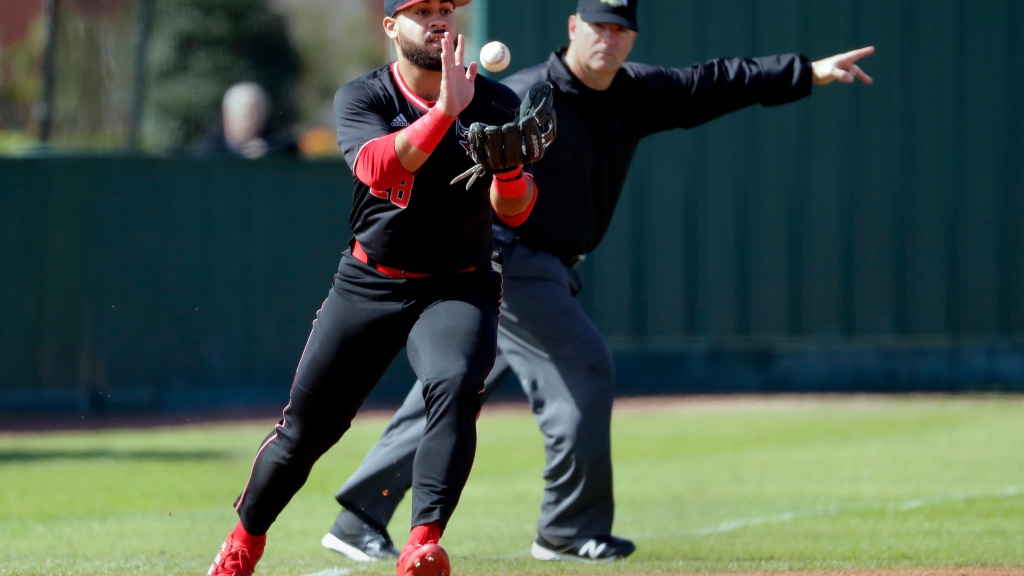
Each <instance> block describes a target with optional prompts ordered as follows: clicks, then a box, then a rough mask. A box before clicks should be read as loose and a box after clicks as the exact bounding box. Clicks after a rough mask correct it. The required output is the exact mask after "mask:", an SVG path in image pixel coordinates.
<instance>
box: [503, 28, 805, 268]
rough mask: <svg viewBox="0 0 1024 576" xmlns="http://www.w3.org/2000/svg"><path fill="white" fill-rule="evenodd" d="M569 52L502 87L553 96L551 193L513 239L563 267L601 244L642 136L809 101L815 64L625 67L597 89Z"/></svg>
mask: <svg viewBox="0 0 1024 576" xmlns="http://www.w3.org/2000/svg"><path fill="white" fill-rule="evenodd" d="M565 51H566V48H561V49H559V50H558V51H556V52H554V53H553V54H551V57H550V58H548V61H547V62H545V63H543V64H538V65H536V66H532V67H530V68H527V69H525V70H522V71H520V72H517V73H516V74H513V75H512V76H509V77H508V78H506V79H505V80H504V83H505V84H506V85H508V86H510V87H511V88H512V89H513V90H515V92H516V93H517V94H518V95H519V97H520V98H522V97H523V96H525V94H526V92H527V91H528V90H529V89H530V86H532V85H533V84H534V82H536V81H538V80H541V79H543V80H547V81H548V82H550V83H551V84H552V86H554V88H555V112H556V114H557V115H558V136H557V137H556V138H555V141H554V142H553V143H552V144H551V147H550V148H548V151H547V153H546V154H545V156H544V158H543V159H542V160H540V161H539V162H537V163H536V164H534V165H533V166H532V170H530V171H531V172H532V173H533V175H534V177H535V178H536V180H537V186H538V188H543V189H544V190H545V193H544V194H540V195H538V197H537V204H536V206H535V207H534V209H533V212H532V213H531V214H530V217H529V218H528V219H527V220H526V222H525V223H524V224H523V225H521V226H519V227H518V228H516V229H515V234H516V235H517V236H519V238H520V240H521V241H522V242H523V243H524V244H526V245H528V246H530V247H532V248H535V249H539V250H544V251H546V252H551V253H553V254H556V255H557V256H559V257H560V258H562V259H563V260H568V259H569V258H571V257H573V256H576V255H579V254H585V253H587V252H590V251H591V250H593V249H594V248H596V247H597V245H598V243H599V242H600V241H601V238H602V237H603V236H604V234H605V232H606V231H607V230H608V226H609V225H610V224H611V219H612V213H613V212H614V210H615V205H616V204H617V203H618V201H619V196H620V195H621V194H622V186H623V184H624V183H625V181H626V174H627V173H628V172H629V166H630V164H631V163H632V162H633V155H634V154H635V153H636V148H637V145H638V144H639V143H640V140H641V139H642V138H643V137H644V136H647V135H649V134H654V133H655V132H661V131H663V130H670V129H672V128H692V127H694V126H698V125H700V124H703V123H705V122H707V121H709V120H713V119H715V118H718V117H719V116H722V115H723V114H727V113H729V112H732V111H734V110H738V109H740V108H743V107H745V106H749V105H751V104H755V103H760V104H762V105H764V106H773V105H777V104H786V103H788V102H793V101H795V100H799V99H801V98H803V97H805V96H807V95H809V94H810V93H811V65H810V62H809V61H808V60H807V58H806V57H804V56H802V55H800V54H786V55H781V56H768V57H765V58H750V59H745V58H722V59H717V60H709V61H707V62H704V63H701V64H694V65H693V66H691V67H689V68H664V67H661V66H651V65H648V64H637V63H634V62H627V63H625V64H624V65H623V66H622V68H621V69H620V70H619V72H618V74H617V75H616V76H615V79H614V80H613V81H612V84H611V86H610V87H609V88H608V89H607V90H603V91H598V90H592V89H590V88H588V87H587V86H586V85H584V84H583V83H582V82H580V81H579V80H578V79H577V78H576V77H575V76H573V74H572V73H571V72H570V71H569V68H568V67H567V66H566V64H565V61H564V59H563V58H564V56H565Z"/></svg>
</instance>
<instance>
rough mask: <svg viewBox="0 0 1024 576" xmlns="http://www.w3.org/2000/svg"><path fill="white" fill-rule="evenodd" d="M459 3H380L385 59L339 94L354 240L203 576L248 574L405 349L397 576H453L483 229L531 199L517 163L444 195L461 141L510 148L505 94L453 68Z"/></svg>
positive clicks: (465, 471) (493, 294)
mask: <svg viewBox="0 0 1024 576" xmlns="http://www.w3.org/2000/svg"><path fill="white" fill-rule="evenodd" d="M469 2H470V0H414V1H408V0H384V10H385V14H386V17H385V18H384V31H385V32H386V33H387V35H388V37H389V38H391V40H392V41H393V42H394V43H395V46H396V49H397V53H398V59H397V61H395V62H392V63H391V64H389V65H387V66H383V67H381V68H379V69H377V70H374V71H372V72H370V73H368V74H366V75H365V76H362V77H361V78H358V79H356V80H354V81H352V82H350V83H348V84H346V85H344V86H342V87H341V88H340V89H339V90H338V92H337V95H336V97H335V102H334V109H335V116H336V119H337V127H338V143H339V145H340V146H341V149H342V151H343V153H344V155H345V160H346V161H347V162H348V164H349V166H351V168H352V172H353V175H354V192H353V195H354V197H353V206H352V214H351V227H352V231H353V235H354V237H353V238H352V239H351V241H350V243H349V249H348V250H347V251H345V252H344V253H343V255H342V258H341V262H340V264H339V265H338V271H337V274H336V275H335V276H334V281H333V286H332V287H331V289H330V291H329V292H328V295H327V299H326V300H325V301H324V303H323V306H322V307H321V309H320V310H319V311H318V312H317V315H316V319H315V320H314V322H313V330H312V332H311V334H310V336H309V341H308V342H307V344H306V347H305V350H304V351H303V353H302V356H301V358H300V359H299V363H298V368H297V369H296V373H295V379H294V382H293V383H292V387H291V392H290V401H289V403H288V405H287V406H286V407H285V408H284V412H283V416H282V418H281V420H280V421H279V422H278V423H277V425H276V426H275V427H274V429H273V430H272V431H271V432H270V434H269V435H268V436H267V437H266V439H265V440H264V441H263V444H262V445H261V446H260V448H259V450H258V452H257V454H256V458H255V461H254V463H253V465H252V471H251V473H250V476H249V480H248V482H247V483H246V485H245V488H244V489H243V490H242V492H241V495H240V496H239V497H238V499H237V501H236V502H235V508H236V510H237V512H238V516H239V519H240V521H239V522H238V524H237V526H236V527H235V528H234V530H233V531H232V532H231V533H230V534H229V535H228V536H227V538H226V540H225V542H224V545H223V547H222V548H221V551H220V553H219V554H218V555H217V557H216V559H215V560H214V563H213V565H212V566H211V567H210V571H209V574H210V575H222V576H229V575H231V576H238V575H251V574H252V573H253V570H254V568H255V565H256V563H257V562H258V561H259V559H260V557H261V556H262V554H263V549H264V545H265V542H266V533H267V531H268V529H269V528H270V526H271V524H273V522H274V520H275V519H276V518H277V516H278V514H279V513H280V512H281V511H282V510H283V509H284V507H285V506H286V505H287V503H288V501H289V500H290V499H291V498H292V496H293V495H295V493H296V492H297V491H298V490H299V489H300V488H301V486H302V485H303V483H304V482H305V481H306V478H307V477H308V475H309V473H310V470H311V469H312V467H313V464H314V463H315V462H316V461H317V459H318V458H319V457H320V456H321V455H323V454H324V453H325V452H326V451H327V450H328V449H329V448H330V447H331V446H333V445H334V444H335V443H336V442H337V441H338V440H339V439H340V438H341V436H342V434H344V432H345V431H346V430H347V429H348V428H349V426H350V424H351V422H352V419H353V417H354V416H355V414H356V410H357V409H358V408H359V406H360V404H361V403H362V402H363V400H364V399H365V397H366V396H367V394H369V392H370V391H371V389H372V388H373V386H374V385H375V384H376V383H377V381H378V380H379V378H380V377H381V375H383V374H384V372H385V370H386V369H387V367H388V365H389V364H390V363H391V362H392V360H393V359H394V358H395V357H396V355H397V354H398V353H399V351H400V350H401V349H402V348H403V347H405V348H406V351H407V354H408V357H409V361H410V362H411V364H412V366H413V369H414V370H415V372H416V375H417V377H419V378H420V380H421V381H422V382H423V383H424V385H423V387H422V393H423V395H422V397H421V398H420V405H421V406H422V407H423V408H424V410H425V424H424V426H423V428H422V429H421V432H422V436H421V438H420V440H419V442H417V444H418V446H416V447H415V448H414V449H415V450H416V458H415V461H414V462H412V463H411V473H412V476H413V478H412V479H411V486H412V491H413V513H412V526H413V527H412V530H411V533H410V536H409V540H408V543H407V544H406V546H405V548H404V549H403V551H402V553H401V555H400V556H399V559H398V565H397V573H398V576H408V575H413V576H435V575H438V576H439V575H444V576H448V574H450V566H449V561H448V557H447V554H446V553H445V551H444V550H443V549H442V548H441V547H440V546H438V544H437V543H438V540H439V539H440V537H441V535H442V533H443V532H444V530H445V527H446V525H447V523H448V520H449V518H451V515H452V512H453V511H454V509H455V506H456V504H457V503H458V501H459V496H460V495H461V492H462V489H463V487H464V485H465V483H466V479H467V477H468V475H469V472H470V468H471V467H472V464H473V456H474V452H475V450H476V426H475V419H476V416H477V414H478V412H479V410H480V393H481V391H482V389H483V382H484V378H485V377H486V376H487V374H488V372H489V371H490V370H491V367H492V366H493V364H494V358H495V353H496V339H497V325H498V312H499V305H500V300H501V275H500V273H499V272H497V271H495V270H493V269H492V261H491V254H492V237H491V226H492V222H493V218H492V216H493V215H494V214H497V218H498V219H499V220H501V221H502V222H503V224H504V225H506V226H512V227H515V226H517V225H519V224H520V223H522V222H523V221H524V220H525V219H526V217H527V216H528V214H529V213H530V211H531V209H532V206H533V203H534V200H535V199H536V197H537V196H536V188H535V186H534V184H533V180H532V177H530V176H528V175H524V174H523V170H522V166H521V165H512V166H505V165H503V166H499V168H501V171H500V173H495V174H494V175H493V177H489V178H480V179H477V180H476V181H475V182H474V184H473V185H472V186H468V187H467V186H466V185H465V184H464V183H459V184H458V185H453V184H452V183H451V181H452V180H453V179H455V178H456V177H457V176H458V175H459V174H461V173H464V172H466V171H467V170H470V169H473V167H474V166H475V165H476V164H477V163H478V159H479V158H482V156H481V155H482V154H483V152H480V151H478V150H476V149H473V148H472V146H470V145H469V143H468V142H467V133H468V132H470V131H471V130H472V129H473V127H474V126H475V127H477V129H480V127H486V126H498V127H501V128H502V130H501V133H502V134H504V135H505V136H508V135H509V134H510V133H511V134H513V135H514V134H515V130H514V129H515V127H516V125H514V124H511V126H512V128H513V130H511V131H510V130H508V129H506V128H507V127H509V126H510V122H511V121H513V120H514V119H515V118H516V114H515V111H516V108H517V107H518V106H519V105H520V100H519V98H518V97H517V96H516V94H515V93H514V92H513V91H512V90H511V89H509V88H507V87H506V86H503V85H501V84H498V83H496V82H493V81H491V80H488V79H486V78H484V77H483V76H477V63H476V62H472V63H470V64H469V65H468V67H466V66H464V65H463V61H464V46H465V43H464V42H463V38H462V36H460V35H458V27H457V25H456V19H455V10H456V7H461V6H463V5H466V4H468V3H469ZM467 127H468V128H467ZM470 152H472V154H473V155H472V156H471V155H470ZM530 159H531V160H532V158H530Z"/></svg>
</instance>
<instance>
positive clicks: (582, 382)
mask: <svg viewBox="0 0 1024 576" xmlns="http://www.w3.org/2000/svg"><path fill="white" fill-rule="evenodd" d="M495 243H496V247H499V248H501V251H502V255H503V260H504V269H503V276H504V281H503V284H502V304H501V318H500V321H499V322H498V357H497V359H496V361H495V364H494V369H493V370H492V371H491V373H490V375H489V376H488V377H487V381H486V383H485V389H484V394H483V397H482V398H481V401H482V402H486V401H487V398H488V397H489V396H490V395H491V394H492V393H493V392H494V390H495V389H497V387H498V385H500V384H501V382H502V380H504V378H505V376H506V375H507V374H508V371H509V370H510V369H511V370H512V371H513V372H514V373H515V374H516V376H517V377H518V379H519V381H520V383H521V384H522V387H523V391H524V392H525V393H526V395H527V397H528V398H529V401H530V406H531V408H532V411H533V415H534V418H535V419H536V421H537V424H538V425H539V426H540V429H541V432H542V433H543V435H544V452H545V466H544V481H545V487H544V497H543V500H542V502H541V513H540V520H539V522H538V525H537V532H538V533H539V534H541V535H543V536H544V537H545V538H547V539H549V540H556V541H557V540H563V539H570V538H579V537H589V536H606V535H610V534H611V533H612V520H613V516H614V502H613V498H612V464H611V438H610V431H611V414H612V402H613V398H614V391H613V384H614V373H613V366H612V356H611V352H610V351H609V350H608V345H607V343H606V342H605V340H604V337H603V336H602V335H601V334H600V332H598V330H597V327H596V326H594V323H593V322H592V321H591V320H590V318H589V317H587V315H586V313H584V311H583V309H582V308H581V307H580V305H579V303H578V302H577V301H576V299H575V295H576V294H577V293H578V292H579V290H580V287H581V286H580V277H579V274H578V273H577V272H576V271H575V270H573V269H572V268H570V267H568V266H566V265H565V264H563V263H562V261H561V260H559V259H558V258H557V257H555V256H554V255H552V254H549V253H546V252H541V251H537V250H533V249H531V248H530V247H528V246H525V245H523V244H521V243H515V242H512V243H504V242H501V241H500V240H498V239H497V238H496V242H495ZM422 386H423V385H422V383H421V382H419V381H417V382H416V384H415V385H414V386H413V389H412V390H411V391H410V392H409V395H408V396H407V397H406V399H405V403H404V404H402V406H401V408H399V409H398V412H396V413H395V415H394V417H393V418H392V419H391V422H390V423H389V424H388V426H387V427H386V428H385V430H384V432H383V434H382V435H381V437H380V440H378V441H377V443H376V444H374V446H373V447H372V448H371V449H370V451H369V452H368V453H367V455H366V457H365V458H364V459H363V461H362V463H361V464H360V465H359V468H358V469H356V471H355V472H354V473H353V474H352V476H351V477H350V478H349V479H348V481H347V482H346V483H345V485H344V486H342V488H341V489H340V490H339V491H338V492H337V494H335V499H337V501H338V503H339V504H341V505H342V506H344V507H345V508H347V509H349V510H352V511H354V512H356V513H357V514H358V515H360V516H362V517H363V519H364V520H368V521H369V522H370V523H371V524H376V528H378V529H380V528H386V527H387V526H388V524H389V523H390V521H391V517H392V515H393V514H394V512H395V509H396V508H397V507H398V504H399V502H400V501H401V499H402V497H403V496H404V495H405V493H406V492H407V491H408V490H409V487H410V481H411V478H412V463H413V456H414V454H415V453H416V447H417V445H418V444H419V441H420V438H422V435H423V430H424V425H425V421H426V420H425V417H426V410H425V408H424V405H423V388H422ZM525 440H526V439H524V441H525Z"/></svg>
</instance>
